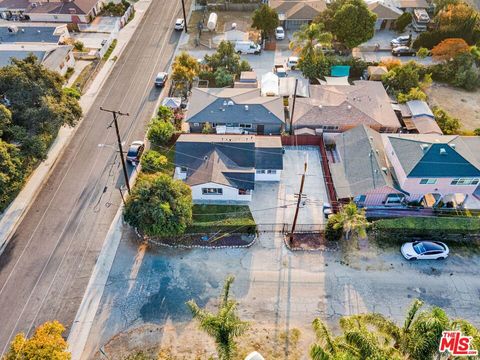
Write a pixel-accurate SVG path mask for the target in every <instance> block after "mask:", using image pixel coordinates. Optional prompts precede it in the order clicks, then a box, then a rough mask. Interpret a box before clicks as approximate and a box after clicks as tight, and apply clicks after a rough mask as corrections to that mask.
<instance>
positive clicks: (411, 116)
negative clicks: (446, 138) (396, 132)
mask: <svg viewBox="0 0 480 360" xmlns="http://www.w3.org/2000/svg"><path fill="white" fill-rule="evenodd" d="M399 109H400V113H401V115H402V121H403V123H404V124H405V127H406V128H407V130H408V131H410V132H414V133H419V134H438V135H443V132H442V130H441V129H440V126H438V124H437V121H436V120H435V116H434V115H433V112H432V110H431V109H430V107H429V106H428V104H427V103H426V102H425V101H421V100H411V101H407V102H406V103H405V104H400V105H399Z"/></svg>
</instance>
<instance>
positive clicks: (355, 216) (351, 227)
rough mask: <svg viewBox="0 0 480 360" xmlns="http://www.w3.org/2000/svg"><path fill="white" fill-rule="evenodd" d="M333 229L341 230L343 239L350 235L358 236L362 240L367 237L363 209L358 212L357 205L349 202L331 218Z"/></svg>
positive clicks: (366, 223) (366, 224)
mask: <svg viewBox="0 0 480 360" xmlns="http://www.w3.org/2000/svg"><path fill="white" fill-rule="evenodd" d="M331 221H332V222H333V228H334V229H335V230H338V229H342V231H343V233H344V236H345V239H347V240H348V239H349V238H350V235H352V234H354V235H358V236H360V237H362V238H364V237H365V236H366V235H367V226H368V221H367V218H366V216H365V209H361V210H358V208H357V205H356V204H355V203H354V202H353V201H351V202H349V203H348V204H347V205H344V206H343V207H342V209H341V210H340V211H339V212H338V213H336V214H335V215H333V216H332V217H331Z"/></svg>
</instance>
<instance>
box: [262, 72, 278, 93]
mask: <svg viewBox="0 0 480 360" xmlns="http://www.w3.org/2000/svg"><path fill="white" fill-rule="evenodd" d="M261 89H262V96H278V76H277V75H275V74H274V73H272V72H268V73H266V74H265V75H262V82H261Z"/></svg>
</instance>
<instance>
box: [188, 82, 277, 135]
mask: <svg viewBox="0 0 480 360" xmlns="http://www.w3.org/2000/svg"><path fill="white" fill-rule="evenodd" d="M185 121H186V122H187V123H188V125H189V127H190V132H192V133H201V132H202V130H203V128H204V126H205V124H206V123H209V124H210V125H211V126H212V128H213V129H214V131H215V132H216V133H217V134H258V135H278V134H280V133H281V132H282V130H283V129H284V125H285V113H284V107H283V100H282V98H281V97H279V96H269V97H266V96H261V93H260V89H248V88H247V89H244V88H193V89H192V95H191V97H190V100H189V102H188V107H187V116H186V119H185Z"/></svg>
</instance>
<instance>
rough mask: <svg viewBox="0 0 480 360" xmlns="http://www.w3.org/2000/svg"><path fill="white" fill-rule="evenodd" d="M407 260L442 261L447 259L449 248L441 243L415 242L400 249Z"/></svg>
mask: <svg viewBox="0 0 480 360" xmlns="http://www.w3.org/2000/svg"><path fill="white" fill-rule="evenodd" d="M400 251H401V252H402V255H403V257H404V258H405V259H407V260H440V259H446V258H447V256H448V253H449V249H448V246H447V245H445V244H444V243H442V242H440V241H414V242H408V243H405V244H403V245H402V248H401V249H400Z"/></svg>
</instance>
